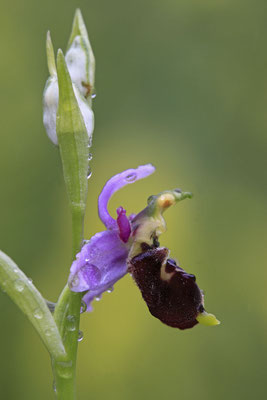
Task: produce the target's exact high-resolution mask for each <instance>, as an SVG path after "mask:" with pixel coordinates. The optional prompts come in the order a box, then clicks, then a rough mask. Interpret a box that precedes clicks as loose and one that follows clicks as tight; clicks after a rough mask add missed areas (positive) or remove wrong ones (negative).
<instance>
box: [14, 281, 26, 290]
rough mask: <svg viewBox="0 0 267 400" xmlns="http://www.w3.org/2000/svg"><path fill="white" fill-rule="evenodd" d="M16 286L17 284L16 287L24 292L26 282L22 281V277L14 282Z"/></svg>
mask: <svg viewBox="0 0 267 400" xmlns="http://www.w3.org/2000/svg"><path fill="white" fill-rule="evenodd" d="M14 286H15V289H16V290H17V291H18V292H22V291H23V290H24V283H23V282H22V280H21V279H17V280H16V281H15V282H14Z"/></svg>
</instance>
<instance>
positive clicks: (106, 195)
mask: <svg viewBox="0 0 267 400" xmlns="http://www.w3.org/2000/svg"><path fill="white" fill-rule="evenodd" d="M154 171H155V167H153V165H151V164H146V165H140V166H139V167H138V168H136V169H132V168H131V169H127V170H126V171H123V172H121V173H120V174H117V175H115V176H113V177H112V178H111V179H109V180H108V181H107V183H106V184H105V186H104V187H103V189H102V192H101V193H100V195H99V198H98V214H99V218H100V219H101V221H102V222H103V224H104V225H105V226H106V227H107V228H108V229H117V222H116V220H115V219H113V218H112V217H111V216H110V215H109V212H108V202H109V199H110V198H111V196H112V195H113V194H114V193H115V192H116V191H117V190H119V189H121V188H122V187H124V186H126V185H128V184H130V183H134V182H136V181H138V180H139V179H143V178H146V177H147V176H149V175H151V174H153V172H154Z"/></svg>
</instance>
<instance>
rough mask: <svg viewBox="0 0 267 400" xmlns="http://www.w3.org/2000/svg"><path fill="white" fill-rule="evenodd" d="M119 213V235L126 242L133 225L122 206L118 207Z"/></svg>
mask: <svg viewBox="0 0 267 400" xmlns="http://www.w3.org/2000/svg"><path fill="white" fill-rule="evenodd" d="M117 214H118V218H117V224H118V228H119V236H120V238H121V240H122V241H123V242H124V243H127V241H128V239H129V237H130V234H131V225H130V222H129V219H128V218H127V216H126V211H125V210H124V209H123V208H122V207H119V208H117Z"/></svg>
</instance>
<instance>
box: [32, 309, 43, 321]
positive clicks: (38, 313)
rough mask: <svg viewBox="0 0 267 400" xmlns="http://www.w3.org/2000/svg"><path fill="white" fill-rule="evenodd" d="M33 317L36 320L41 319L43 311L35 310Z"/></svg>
mask: <svg viewBox="0 0 267 400" xmlns="http://www.w3.org/2000/svg"><path fill="white" fill-rule="evenodd" d="M33 316H34V318H36V319H42V318H43V311H42V310H41V309H40V308H36V310H34V312H33Z"/></svg>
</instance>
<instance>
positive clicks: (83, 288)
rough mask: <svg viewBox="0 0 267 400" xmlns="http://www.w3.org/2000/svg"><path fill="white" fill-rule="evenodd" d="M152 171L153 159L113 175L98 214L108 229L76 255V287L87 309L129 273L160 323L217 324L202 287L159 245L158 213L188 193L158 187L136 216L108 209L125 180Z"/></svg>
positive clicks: (73, 280) (73, 277)
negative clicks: (206, 308) (161, 190)
mask: <svg viewBox="0 0 267 400" xmlns="http://www.w3.org/2000/svg"><path fill="white" fill-rule="evenodd" d="M154 171H155V168H154V167H153V166H152V165H151V164H147V165H142V166H140V167H138V168H136V169H128V170H126V171H124V172H121V173H120V174H118V175H115V176H113V177H112V178H111V179H110V180H109V181H108V182H107V183H106V185H105V186H104V188H103V190H102V192H101V193H100V196H99V199H98V213H99V217H100V219H101V221H102V222H103V224H104V225H105V227H106V230H105V231H103V232H99V233H97V234H96V235H94V236H93V237H92V238H91V239H90V240H89V241H88V242H87V243H86V244H85V245H84V246H83V247H82V249H81V251H80V252H79V253H78V254H77V256H76V260H75V261H74V262H73V264H72V266H71V270H70V276H69V286H70V288H71V290H72V291H74V292H84V293H85V294H84V296H83V301H84V302H85V304H86V306H87V311H91V310H92V306H91V303H92V301H93V299H94V298H96V299H99V298H100V297H101V295H102V293H104V292H105V291H108V290H109V289H110V288H112V287H113V285H114V284H115V283H116V282H117V281H118V280H119V279H121V278H122V277H123V276H124V275H125V274H126V273H127V272H129V273H130V274H131V275H132V277H133V279H134V280H135V282H136V284H137V286H138V287H139V289H140V290H141V293H142V296H143V298H144V300H145V301H146V303H147V306H148V308H149V311H150V312H151V314H152V315H154V316H155V317H156V318H158V319H160V320H161V321H162V322H163V323H165V324H167V325H169V326H172V327H176V328H179V329H187V328H191V327H193V326H194V325H196V324H197V323H198V322H200V323H203V324H204V325H217V324H218V323H219V321H218V320H217V319H216V318H215V316H214V315H212V314H208V313H207V312H206V311H205V309H204V296H203V292H202V291H201V290H200V289H199V287H198V286H197V284H196V278H195V276H194V275H192V274H188V273H186V272H185V271H184V270H183V269H182V268H181V267H180V266H179V265H177V263H176V261H175V260H173V259H171V258H169V254H170V252H169V250H168V249H167V248H165V247H159V242H158V237H159V235H160V234H161V233H163V232H164V231H165V230H166V224H165V221H164V218H163V216H162V213H163V212H164V211H165V210H166V209H167V208H168V207H170V206H171V205H173V204H175V203H176V202H178V201H180V200H183V199H185V198H190V197H192V195H191V193H188V192H182V191H181V190H180V189H174V190H170V191H165V192H161V193H160V194H158V195H157V196H150V197H149V198H148V205H147V207H146V208H145V209H144V210H143V211H141V212H140V213H139V214H137V215H133V214H132V215H130V216H129V217H127V216H126V211H125V210H124V209H123V208H122V207H118V208H117V219H116V220H114V219H113V218H112V217H111V216H110V214H109V212H108V202H109V199H110V198H111V196H112V195H113V194H114V193H115V192H116V191H118V190H119V189H121V188H122V187H124V186H126V185H127V184H129V183H133V182H136V181H137V180H139V179H143V178H145V177H147V176H149V175H150V174H152V173H153V172H154Z"/></svg>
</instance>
